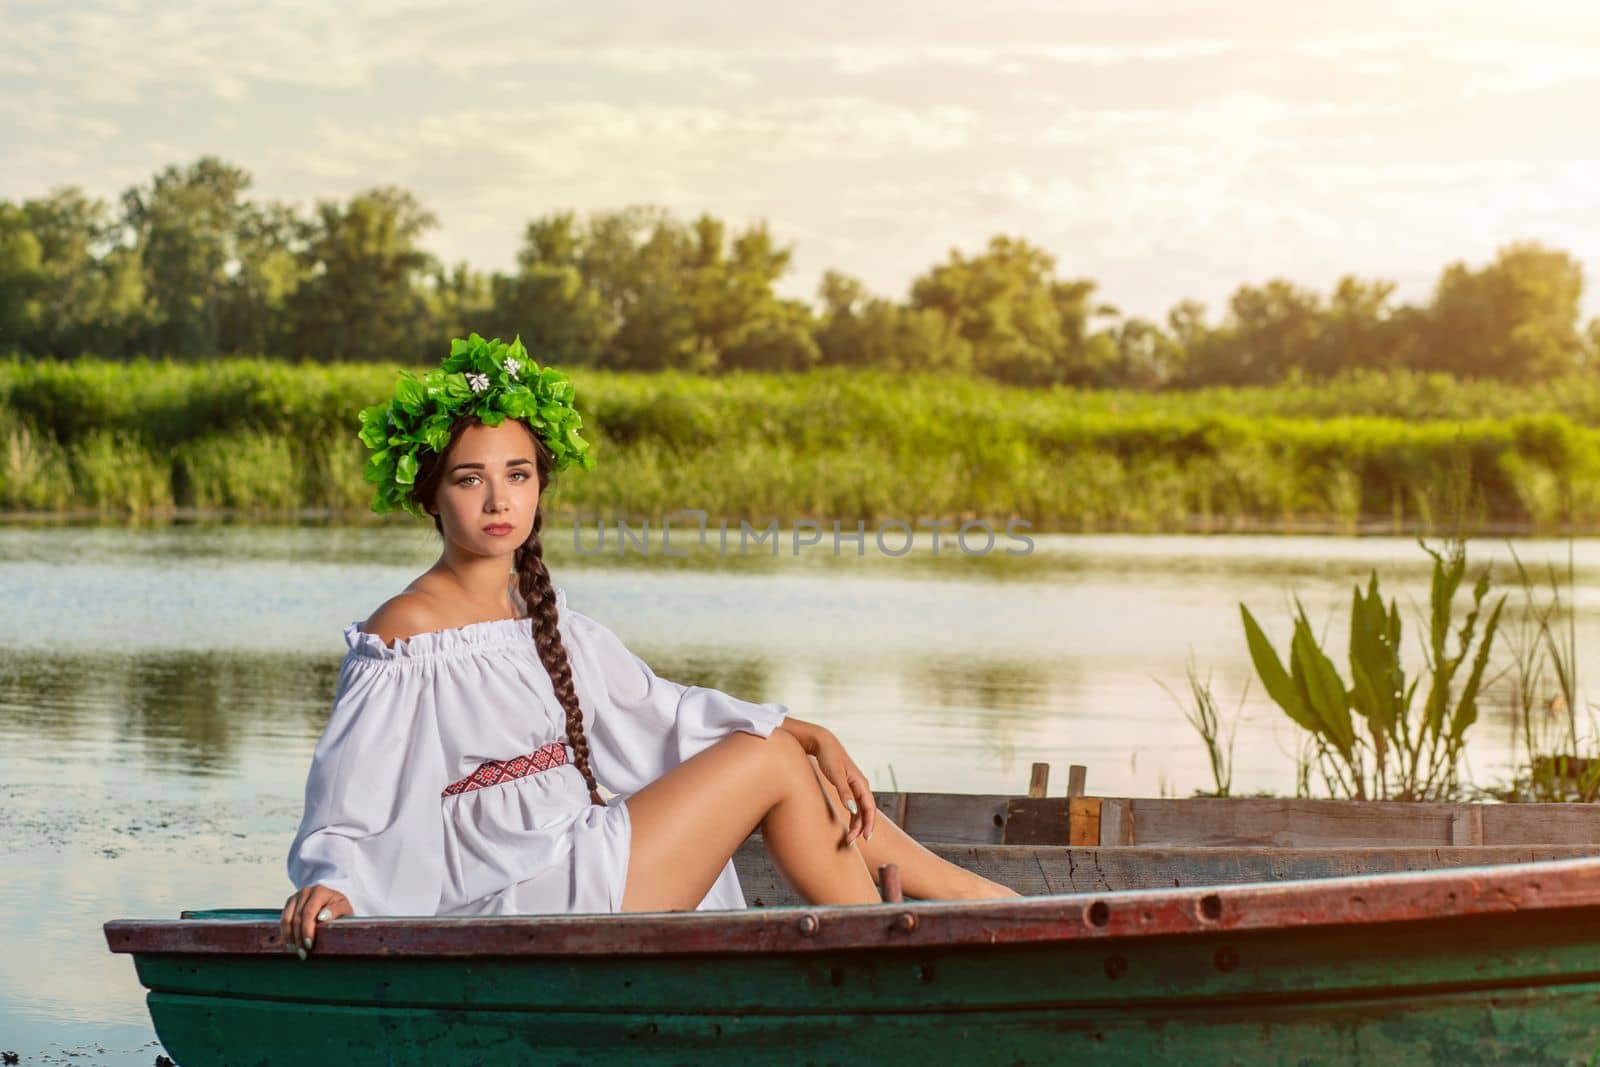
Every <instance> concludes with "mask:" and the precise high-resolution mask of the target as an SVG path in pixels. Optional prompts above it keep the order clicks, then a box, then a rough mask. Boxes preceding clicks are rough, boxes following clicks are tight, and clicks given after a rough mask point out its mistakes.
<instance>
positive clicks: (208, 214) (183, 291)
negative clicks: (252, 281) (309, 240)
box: [122, 156, 250, 359]
mask: <svg viewBox="0 0 1600 1067" xmlns="http://www.w3.org/2000/svg"><path fill="white" fill-rule="evenodd" d="M249 187H250V176H249V175H248V174H246V173H245V172H244V171H243V170H241V169H240V168H238V167H234V166H230V165H228V164H226V163H224V162H222V161H221V160H219V159H217V158H216V157H214V156H205V157H202V158H201V159H200V160H198V161H197V162H195V163H194V164H192V165H191V166H188V167H177V166H169V167H167V168H166V169H165V170H163V171H162V172H160V173H159V174H157V175H156V176H155V177H154V178H153V179H152V180H151V183H150V185H149V186H148V187H146V188H135V189H130V190H128V192H126V193H125V194H123V198H122V200H123V209H124V214H125V217H126V220H127V224H128V226H129V227H130V228H131V229H132V231H133V234H134V237H135V240H136V247H137V249H138V254H139V260H140V264H141V266H142V267H143V270H144V275H145V284H146V287H147V289H148V291H149V294H150V303H151V310H152V313H153V316H154V321H152V322H151V324H150V327H149V329H148V331H147V333H146V335H145V337H144V344H143V347H144V349H145V350H146V351H147V352H148V353H149V354H151V355H155V356H162V355H172V356H177V357H179V358H184V359H196V358H201V357H211V356H214V355H216V354H217V352H218V351H219V350H220V349H221V340H222V330H221V317H222V303H223V294H224V291H225V290H226V289H227V287H228V284H229V283H228V272H229V270H230V268H232V267H235V266H236V264H237V257H238V240H239V236H240V231H241V229H242V223H243V220H244V213H245V210H246V206H245V202H244V200H243V195H244V192H245V190H247V189H248V188H249Z"/></svg>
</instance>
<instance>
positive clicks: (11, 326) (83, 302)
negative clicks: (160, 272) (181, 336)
mask: <svg viewBox="0 0 1600 1067" xmlns="http://www.w3.org/2000/svg"><path fill="white" fill-rule="evenodd" d="M120 236H121V227H120V226H119V225H118V223H117V222H116V221H115V219H113V217H112V215H111V212H110V209H109V208H108V207H107V205H106V204H105V203H104V202H103V201H100V200H91V199H89V198H88V197H86V196H85V195H84V194H83V192H82V191H81V190H78V189H75V188H66V189H60V190H57V191H56V192H54V193H52V194H50V195H49V196H47V197H42V198H39V199H34V200H27V201H24V202H23V203H22V204H21V205H20V206H13V205H9V204H8V205H5V208H4V210H3V212H0V290H3V291H4V293H5V294H6V295H5V296H4V297H3V298H0V306H3V307H4V308H5V311H4V312H3V313H0V314H3V315H4V318H3V319H0V323H3V325H0V330H3V331H4V332H3V333H0V343H4V344H7V345H15V346H16V347H17V348H18V350H20V351H22V352H25V353H28V354H31V355H35V356H50V357H56V358H70V357H74V356H78V355H82V354H84V353H89V352H93V353H98V354H109V355H117V356H121V355H126V354H128V353H129V351H130V349H131V348H132V345H133V344H134V343H135V340H136V338H137V337H138V335H139V332H140V330H141V329H142V327H143V326H144V324H145V322H146V321H147V318H146V314H145V289H144V284H143V279H142V278H141V276H140V272H139V269H138V259H137V256H136V255H135V253H134V252H133V251H132V250H131V249H129V248H127V247H126V246H125V245H123V244H121V243H120V240H119V238H120Z"/></svg>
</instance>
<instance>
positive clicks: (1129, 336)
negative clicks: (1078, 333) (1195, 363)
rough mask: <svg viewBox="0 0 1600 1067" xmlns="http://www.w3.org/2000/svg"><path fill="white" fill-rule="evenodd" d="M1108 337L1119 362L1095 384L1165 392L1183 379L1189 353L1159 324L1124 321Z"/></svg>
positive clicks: (1147, 321) (1142, 321) (1136, 320)
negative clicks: (1165, 389)
mask: <svg viewBox="0 0 1600 1067" xmlns="http://www.w3.org/2000/svg"><path fill="white" fill-rule="evenodd" d="M1107 336H1108V337H1109V339H1110V341H1111V343H1112V344H1113V345H1114V346H1115V362H1114V363H1113V364H1112V366H1111V367H1109V368H1108V372H1107V373H1106V374H1105V375H1104V377H1103V379H1102V380H1100V381H1097V382H1096V383H1095V384H1097V385H1106V386H1118V387H1123V388H1133V389H1163V388H1166V387H1167V386H1169V385H1172V384H1174V383H1176V382H1178V381H1179V380H1180V379H1181V378H1182V376H1183V373H1184V366H1185V361H1186V359H1187V357H1188V352H1187V351H1186V350H1185V349H1184V347H1183V345H1182V344H1180V343H1179V342H1178V340H1177V339H1176V338H1175V337H1173V336H1172V335H1171V334H1169V333H1167V332H1166V331H1165V330H1163V329H1162V328H1161V327H1160V326H1159V325H1157V324H1156V323H1153V322H1150V321H1149V320H1148V319H1141V318H1137V317H1135V318H1128V319H1123V320H1122V321H1121V322H1119V323H1118V324H1117V325H1116V326H1115V327H1113V328H1112V329H1111V330H1110V331H1109V333H1108V335H1107Z"/></svg>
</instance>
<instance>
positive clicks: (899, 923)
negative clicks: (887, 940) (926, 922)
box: [889, 911, 917, 934]
mask: <svg viewBox="0 0 1600 1067" xmlns="http://www.w3.org/2000/svg"><path fill="white" fill-rule="evenodd" d="M889 929H891V930H893V931H894V932H895V933H898V934H910V933H915V932H916V929H917V917H916V916H915V915H913V914H911V913H910V912H909V911H902V912H901V913H900V914H899V915H896V916H895V917H894V921H893V922H891V923H890V924H889Z"/></svg>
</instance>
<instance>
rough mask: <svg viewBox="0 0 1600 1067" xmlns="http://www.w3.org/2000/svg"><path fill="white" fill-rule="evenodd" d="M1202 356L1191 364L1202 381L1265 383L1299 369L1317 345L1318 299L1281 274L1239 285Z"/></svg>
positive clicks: (1320, 336)
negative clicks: (1258, 283) (1219, 328)
mask: <svg viewBox="0 0 1600 1067" xmlns="http://www.w3.org/2000/svg"><path fill="white" fill-rule="evenodd" d="M1211 341H1212V343H1211V344H1210V345H1208V346H1207V349H1206V351H1205V356H1204V358H1203V359H1202V360H1199V361H1197V362H1196V363H1195V364H1194V365H1195V366H1196V367H1197V368H1198V369H1200V370H1201V371H1202V373H1203V375H1204V380H1206V381H1208V382H1218V383H1225V384H1228V385H1266V384H1269V383H1271V382H1276V381H1279V380H1281V379H1282V378H1283V377H1284V376H1285V375H1286V374H1288V373H1289V371H1291V370H1304V369H1305V367H1306V366H1307V364H1309V363H1312V362H1314V361H1315V360H1316V358H1317V352H1318V350H1319V349H1320V348H1321V346H1322V344H1323V308H1322V299H1321V298H1320V297H1319V296H1317V294H1316V293H1314V292H1312V291H1311V290H1309V289H1306V288H1303V287H1301V286H1298V285H1295V284H1294V283H1293V282H1289V281H1285V280H1283V279H1281V278H1278V279H1273V280H1272V281H1269V282H1268V283H1267V284H1266V285H1262V286H1253V285H1241V286H1240V287H1239V288H1238V289H1236V290H1234V294H1233V296H1232V297H1231V298H1230V299H1229V301H1228V317H1227V320H1226V321H1225V322H1224V324H1223V331H1222V333H1221V334H1220V335H1219V336H1216V337H1213V338H1212V339H1211Z"/></svg>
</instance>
